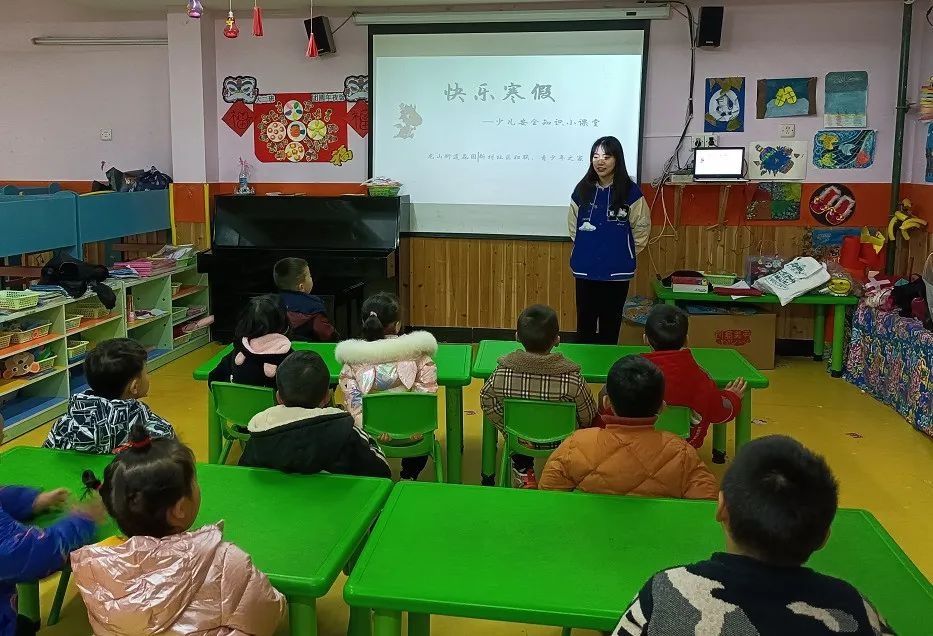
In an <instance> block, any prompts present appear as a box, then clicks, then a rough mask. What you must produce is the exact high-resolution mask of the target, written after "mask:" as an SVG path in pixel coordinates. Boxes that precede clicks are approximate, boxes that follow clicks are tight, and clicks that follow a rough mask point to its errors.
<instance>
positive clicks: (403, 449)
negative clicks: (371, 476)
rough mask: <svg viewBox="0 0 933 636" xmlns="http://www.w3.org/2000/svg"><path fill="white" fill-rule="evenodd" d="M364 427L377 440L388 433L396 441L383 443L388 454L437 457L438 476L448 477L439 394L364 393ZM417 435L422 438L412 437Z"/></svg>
mask: <svg viewBox="0 0 933 636" xmlns="http://www.w3.org/2000/svg"><path fill="white" fill-rule="evenodd" d="M363 430H365V431H366V432H367V433H369V434H370V435H372V436H373V438H374V439H376V440H377V441H378V439H379V437H381V436H382V435H383V434H386V435H388V436H389V437H390V438H391V439H392V441H393V442H396V443H391V444H383V443H381V442H380V443H379V447H380V448H382V452H383V453H385V455H386V457H394V458H405V457H422V456H424V455H429V456H430V457H431V459H432V460H433V461H434V479H435V480H436V481H437V482H442V481H444V464H443V463H442V462H441V445H440V443H439V442H438V441H437V395H435V394H433V393H397V392H387V393H373V394H371V395H364V396H363ZM413 435H414V436H417V435H421V436H422V438H421V439H420V440H419V441H417V442H415V441H411V438H412V436H413ZM405 442H410V443H405Z"/></svg>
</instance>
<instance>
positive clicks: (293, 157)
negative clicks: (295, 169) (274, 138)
mask: <svg viewBox="0 0 933 636" xmlns="http://www.w3.org/2000/svg"><path fill="white" fill-rule="evenodd" d="M285 158H286V159H288V160H289V161H291V162H292V163H297V162H299V161H301V160H302V159H304V158H305V147H304V146H302V145H301V144H300V143H298V142H297V141H293V142H292V143H290V144H288V145H287V146H285Z"/></svg>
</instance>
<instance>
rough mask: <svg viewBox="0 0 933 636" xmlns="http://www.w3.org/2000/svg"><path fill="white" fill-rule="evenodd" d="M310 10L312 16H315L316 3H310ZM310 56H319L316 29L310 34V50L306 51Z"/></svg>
mask: <svg viewBox="0 0 933 636" xmlns="http://www.w3.org/2000/svg"><path fill="white" fill-rule="evenodd" d="M308 12H309V13H310V14H311V18H314V5H313V3H311V2H309V3H308ZM306 55H307V56H308V57H317V55H318V53H317V43H316V42H315V41H314V31H312V32H311V34H310V35H309V36H308V52H307V53H306Z"/></svg>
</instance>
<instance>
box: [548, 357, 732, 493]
mask: <svg viewBox="0 0 933 636" xmlns="http://www.w3.org/2000/svg"><path fill="white" fill-rule="evenodd" d="M606 391H607V392H608V396H607V397H604V398H603V406H604V408H605V409H606V410H607V411H608V412H609V413H610V414H609V415H604V416H603V420H604V422H605V425H606V426H605V428H588V429H585V430H580V431H576V432H575V433H574V434H573V435H571V436H570V437H568V438H567V439H565V440H564V441H563V443H561V445H560V446H559V447H558V448H557V450H556V451H554V453H553V454H552V455H551V457H550V458H549V459H548V462H547V464H546V465H545V466H544V472H543V474H542V475H541V489H542V490H582V491H585V492H594V493H602V494H608V495H628V494H632V495H642V496H645V497H674V498H682V499H713V498H715V497H716V492H717V488H716V479H715V477H713V474H712V473H711V472H710V471H709V469H708V468H707V467H706V465H705V464H704V463H703V461H702V460H701V459H700V457H699V455H697V452H696V449H694V448H693V447H692V446H690V445H689V444H687V442H685V441H684V440H683V439H682V438H680V437H678V436H676V435H674V434H673V433H668V432H667V431H658V430H655V428H654V423H655V421H657V419H658V417H657V416H658V413H659V412H660V411H661V409H662V408H663V407H664V376H663V375H661V371H660V369H658V368H657V367H656V366H655V365H654V364H653V363H651V362H650V361H648V360H646V359H644V358H642V357H641V356H628V357H625V358H622V359H621V360H619V361H617V362H616V363H615V364H614V365H612V368H611V369H610V370H609V376H608V377H607V378H606Z"/></svg>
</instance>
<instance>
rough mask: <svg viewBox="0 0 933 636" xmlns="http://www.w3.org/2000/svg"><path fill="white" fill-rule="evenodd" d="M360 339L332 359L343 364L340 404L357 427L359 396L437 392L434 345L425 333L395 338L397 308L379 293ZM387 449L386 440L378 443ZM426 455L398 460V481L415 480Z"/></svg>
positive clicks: (369, 302)
mask: <svg viewBox="0 0 933 636" xmlns="http://www.w3.org/2000/svg"><path fill="white" fill-rule="evenodd" d="M362 315H363V337H364V338H365V340H346V341H344V342H341V343H340V344H338V345H337V350H336V353H335V356H336V358H337V361H338V362H340V363H342V364H343V370H342V371H341V372H340V388H341V389H342V390H343V395H344V403H345V404H346V407H347V410H348V411H349V412H350V414H351V415H352V416H353V419H354V421H355V423H356V425H357V426H362V425H363V396H364V395H368V394H370V393H380V392H384V391H400V392H413V393H437V367H436V366H435V365H434V360H433V356H434V355H435V354H436V353H437V340H435V339H434V336H432V335H431V334H430V333H428V332H426V331H416V332H414V333H410V334H408V335H404V336H399V335H398V332H399V330H400V329H401V308H400V307H399V300H398V298H397V297H395V296H394V295H392V294H388V293H385V292H380V293H378V294H376V295H375V296H370V297H369V298H367V299H366V302H364V303H363V308H362ZM378 441H379V442H380V443H383V444H386V443H388V442H389V440H386V439H380V440H378ZM427 463H428V458H427V456H424V457H408V458H405V459H403V460H402V473H401V478H402V479H410V480H416V479H418V475H420V474H421V471H422V470H424V467H425V466H426V465H427Z"/></svg>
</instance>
